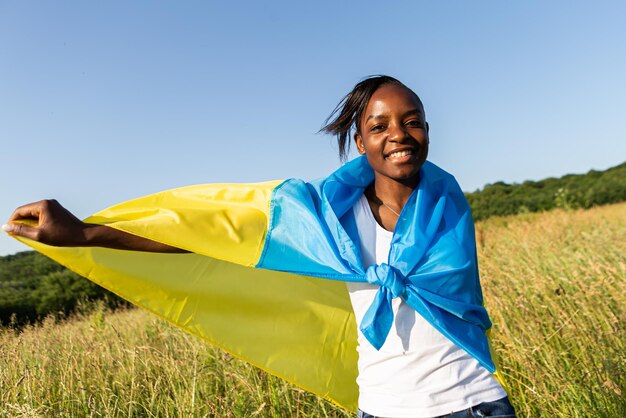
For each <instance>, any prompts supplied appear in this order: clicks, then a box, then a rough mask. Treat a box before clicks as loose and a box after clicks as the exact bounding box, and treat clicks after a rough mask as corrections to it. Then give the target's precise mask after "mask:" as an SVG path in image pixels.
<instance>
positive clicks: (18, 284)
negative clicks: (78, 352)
mask: <svg viewBox="0 0 626 418" xmlns="http://www.w3.org/2000/svg"><path fill="white" fill-rule="evenodd" d="M95 300H104V302H105V304H106V305H109V306H116V305H118V304H120V303H124V304H125V302H122V301H121V299H119V298H118V297H117V296H115V295H113V294H112V293H110V292H108V291H106V290H104V289H103V288H101V287H100V286H98V285H96V284H94V283H92V282H90V281H89V280H86V279H84V278H82V277H80V276H79V275H77V274H75V273H73V272H71V271H69V270H68V269H66V268H65V267H63V266H61V265H60V264H58V263H56V262H54V261H52V260H50V259H49V258H47V257H45V256H43V255H41V254H39V253H36V252H34V251H24V252H19V253H17V254H13V255H8V256H4V257H0V325H6V324H8V323H14V324H16V325H22V324H25V323H28V322H33V321H35V320H37V319H40V318H42V317H45V316H47V315H49V314H56V313H59V312H61V313H63V314H69V313H71V312H73V311H74V310H75V309H76V308H77V307H78V306H79V305H80V304H81V303H83V304H88V303H91V302H93V301H95Z"/></svg>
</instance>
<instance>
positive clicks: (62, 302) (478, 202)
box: [0, 163, 626, 325]
mask: <svg viewBox="0 0 626 418" xmlns="http://www.w3.org/2000/svg"><path fill="white" fill-rule="evenodd" d="M466 196H467V199H468V201H469V203H470V206H471V208H472V213H473V215H474V218H475V219H476V220H480V219H486V218H488V217H490V216H494V215H512V214H517V213H524V212H538V211H546V210H549V209H553V208H562V209H573V208H589V207H591V206H596V205H604V204H608V203H617V202H622V201H626V163H623V164H621V165H619V166H617V167H613V168H610V169H608V170H605V171H594V170H592V171H589V172H588V173H587V174H582V175H566V176H563V177H561V178H548V179H545V180H541V181H526V182H524V183H522V184H506V183H503V182H497V183H494V184H489V185H487V186H485V187H484V188H483V190H479V191H476V192H474V193H467V194H466ZM93 301H104V303H105V304H107V305H109V306H112V307H114V306H119V305H120V304H124V302H123V301H122V300H121V299H120V298H118V297H117V296H115V295H113V294H112V293H110V292H108V291H106V290H104V289H102V288H101V287H99V286H97V285H95V284H93V283H92V282H90V281H89V280H86V279H83V278H82V277H80V276H78V275H77V274H75V273H72V272H71V271H69V270H67V269H66V268H65V267H63V266H61V265H59V264H57V263H56V262H54V261H52V260H50V259H48V258H46V257H44V256H42V255H40V254H38V253H35V252H33V251H25V252H20V253H17V254H13V255H9V256H4V257H0V324H4V325H6V324H11V323H13V324H17V325H21V324H24V323H29V322H33V321H36V320H38V319H40V318H43V317H45V316H47V315H50V314H56V313H59V312H60V313H62V314H65V315H68V314H70V313H72V312H73V311H74V310H76V309H77V308H78V307H81V306H83V307H86V308H87V309H88V306H89V304H90V303H92V302H93ZM99 303H102V302H99Z"/></svg>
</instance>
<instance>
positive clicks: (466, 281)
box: [256, 156, 495, 373]
mask: <svg viewBox="0 0 626 418" xmlns="http://www.w3.org/2000/svg"><path fill="white" fill-rule="evenodd" d="M419 175H420V181H419V185H418V187H417V188H416V189H415V190H414V192H413V193H412V195H411V196H410V198H409V200H408V201H407V203H406V205H405V206H404V208H403V209H402V212H401V213H400V217H399V219H398V222H397V224H396V228H395V230H394V233H393V238H392V242H391V249H390V253H389V260H388V262H387V263H383V264H380V265H371V266H364V265H363V263H362V258H361V254H360V246H359V239H358V234H357V231H356V224H355V221H354V215H353V211H352V207H353V206H354V204H355V203H356V202H357V200H358V199H359V198H360V197H361V195H362V194H363V192H364V190H365V188H366V187H367V186H368V185H369V184H371V183H372V182H373V180H374V173H373V170H372V168H371V167H370V166H369V164H368V162H367V159H366V158H365V157H364V156H363V157H359V158H357V159H355V160H352V161H351V162H349V163H347V164H344V165H343V166H342V167H341V168H339V169H338V170H337V171H335V172H334V173H333V174H331V175H330V176H328V177H326V178H323V179H320V180H316V181H313V182H304V181H302V180H298V179H290V180H287V181H285V182H283V183H282V184H281V185H280V186H278V187H277V188H276V189H275V190H274V194H273V196H272V200H271V203H270V204H271V206H270V221H269V227H268V232H267V235H266V240H265V246H264V249H263V253H262V255H261V258H260V260H259V263H258V264H257V266H256V267H257V268H263V269H270V270H278V271H285V272H290V273H295V274H299V275H306V276H314V277H321V278H326V279H332V280H343V281H351V282H368V283H372V284H376V285H379V286H380V287H379V290H378V292H377V294H376V296H375V298H374V300H373V301H372V304H371V306H370V307H369V309H368V311H367V312H366V314H365V317H364V318H363V320H362V322H361V324H360V330H361V332H362V333H363V334H364V335H365V337H366V338H367V340H368V341H369V342H370V343H371V344H372V345H373V346H374V347H376V348H377V349H380V347H382V345H383V344H384V342H385V340H386V338H387V335H388V333H389V330H390V329H391V326H392V324H393V320H394V315H393V311H392V304H391V302H392V300H393V299H394V298H398V297H400V298H402V299H403V300H404V301H406V303H407V304H408V305H409V306H411V307H412V308H413V309H415V310H416V311H417V312H418V313H419V314H420V315H422V316H423V317H424V318H425V319H426V320H427V321H428V322H429V323H430V324H432V325H433V326H434V327H435V328H436V329H437V330H439V331H440V332H441V333H442V334H443V335H445V336H446V337H447V338H449V339H450V340H451V341H452V342H453V343H455V344H456V345H458V346H459V347H461V348H462V349H464V350H466V351H467V352H468V353H469V354H470V355H472V356H473V357H474V358H476V359H477V360H478V361H479V362H480V363H481V364H482V365H483V366H484V367H485V368H486V369H487V370H489V371H490V372H492V373H493V372H495V365H494V362H493V360H492V358H491V354H490V352H489V345H488V341H487V337H486V331H487V329H489V328H490V327H491V322H490V320H489V316H488V315H487V312H486V310H485V308H484V307H483V297H482V292H481V287H480V281H479V275H478V265H477V258H476V245H475V238H474V224H473V220H472V217H471V213H470V209H469V206H468V204H467V200H466V199H465V196H464V195H463V192H462V191H461V189H460V187H459V186H458V184H457V182H456V180H455V179H454V177H453V176H452V175H450V174H448V173H446V172H445V171H444V170H442V169H441V168H439V167H437V166H436V165H435V164H433V163H430V162H426V163H425V164H424V165H423V167H422V169H421V170H420V174H419Z"/></svg>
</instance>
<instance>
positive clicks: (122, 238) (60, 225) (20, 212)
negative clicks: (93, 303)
mask: <svg viewBox="0 0 626 418" xmlns="http://www.w3.org/2000/svg"><path fill="white" fill-rule="evenodd" d="M20 220H27V221H32V222H33V223H35V225H33V226H31V225H27V224H24V223H21V222H16V221H20ZM2 229H3V230H4V231H5V232H8V233H9V234H11V235H17V236H21V237H25V238H30V239H32V240H35V241H39V242H42V243H44V244H49V245H54V246H57V247H107V248H115V249H118V250H132V251H150V252H158V253H186V252H188V251H185V250H182V249H180V248H176V247H172V246H169V245H166V244H161V243H160V242H156V241H152V240H149V239H146V238H141V237H138V236H136V235H132V234H129V233H126V232H123V231H120V230H117V229H114V228H110V227H108V226H105V225H94V224H86V223H84V222H82V221H81V220H80V219H78V218H77V217H76V216H74V215H73V214H72V213H70V212H69V211H68V210H67V209H65V208H64V207H63V206H61V205H60V204H59V202H57V201H56V200H41V201H39V202H35V203H30V204H28V205H24V206H20V207H19V208H17V209H16V210H15V212H13V215H11V218H10V219H9V222H8V223H6V224H5V225H3V226H2Z"/></svg>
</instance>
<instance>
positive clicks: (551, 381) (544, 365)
mask: <svg viewBox="0 0 626 418" xmlns="http://www.w3.org/2000/svg"><path fill="white" fill-rule="evenodd" d="M477 239H478V248H479V257H480V264H481V271H482V280H483V287H484V289H485V298H486V301H487V305H488V308H489V311H490V313H491V317H492V320H493V322H494V332H493V337H494V345H495V347H496V349H497V352H498V353H499V355H500V357H501V360H500V362H501V366H502V370H503V371H504V372H505V375H506V378H507V381H508V383H509V393H510V395H511V398H512V400H513V402H514V404H515V406H516V408H517V410H518V413H519V416H522V417H526V416H528V417H553V416H554V417H623V416H626V400H625V397H624V393H623V392H624V390H625V389H626V387H625V386H626V354H625V353H626V352H625V345H626V343H625V340H626V329H625V324H626V321H625V320H626V292H625V290H626V280H625V279H626V258H625V254H626V204H620V205H613V206H607V207H601V208H594V209H591V210H588V211H573V212H564V211H554V212H550V213H545V214H530V215H520V216H515V217H507V218H498V219H491V220H488V221H486V222H483V223H480V224H478V225H477ZM0 416H11V417H13V416H16V417H17V416H24V417H30V416H33V417H35V416H67V417H82V416H106V417H110V416H113V417H115V416H129V417H135V416H136V417H144V416H146V417H151V416H158V417H162V416H163V417H170V416H176V417H179V416H216V417H222V416H224V417H227V416H236V417H249V416H259V417H290V416H295V417H320V416H322V417H323V416H328V417H343V416H345V417H347V416H349V414H347V413H345V412H343V411H341V410H339V409H337V408H335V407H333V406H331V405H330V404H328V403H327V402H325V401H321V400H319V399H317V398H316V397H315V396H313V395H310V394H307V393H305V392H303V391H301V390H299V389H297V388H294V387H292V386H290V385H288V384H286V383H284V382H282V381H280V380H279V379H277V378H274V377H271V376H268V375H267V374H265V373H263V372H260V371H258V370H256V369H254V368H253V367H250V366H248V365H246V364H243V363H241V362H239V361H237V360H235V359H233V358H232V357H230V356H228V355H225V354H223V353H221V352H219V351H218V350H215V349H213V348H211V347H209V346H207V345H206V344H205V343H203V342H202V341H200V340H199V339H196V338H194V337H191V336H188V335H186V334H184V333H182V332H180V331H178V330H177V329H175V328H173V327H171V326H169V325H167V324H166V323H164V322H162V321H161V320H158V319H156V318H154V317H152V316H150V315H149V314H147V313H144V312H143V311H139V310H129V311H125V312H119V313H115V314H107V313H105V312H103V311H102V310H97V311H95V312H93V313H91V314H90V315H85V316H83V317H79V318H75V319H73V320H70V321H65V322H63V323H55V321H54V320H53V319H49V320H47V321H45V322H44V323H43V324H42V325H40V326H35V327H30V328H27V329H25V330H23V331H22V332H19V333H17V332H14V331H12V330H10V329H4V330H0Z"/></svg>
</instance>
